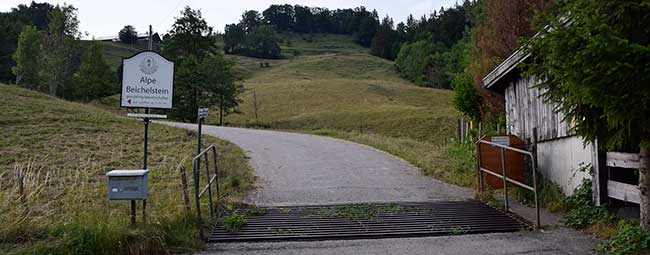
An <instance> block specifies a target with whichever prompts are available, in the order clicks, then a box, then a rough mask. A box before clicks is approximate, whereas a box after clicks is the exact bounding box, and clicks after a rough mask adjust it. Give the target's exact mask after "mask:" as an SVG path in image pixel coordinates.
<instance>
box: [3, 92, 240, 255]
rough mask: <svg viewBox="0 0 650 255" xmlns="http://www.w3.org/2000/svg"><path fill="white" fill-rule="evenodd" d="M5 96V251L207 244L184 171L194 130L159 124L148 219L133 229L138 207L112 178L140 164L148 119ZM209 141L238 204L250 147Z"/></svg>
mask: <svg viewBox="0 0 650 255" xmlns="http://www.w3.org/2000/svg"><path fill="white" fill-rule="evenodd" d="M0 101H1V102H2V104H0V128H2V132H1V136H2V139H0V155H2V157H0V177H2V178H0V211H1V212H2V213H0V253H18V254H161V253H162V254H164V253H170V252H176V251H181V252H182V251H192V250H195V249H197V248H201V247H202V242H200V241H198V240H197V238H196V234H197V228H196V226H195V224H194V219H193V217H192V216H191V214H188V213H187V212H186V211H185V207H184V205H183V202H182V201H183V200H182V197H181V182H180V175H179V172H178V166H179V164H181V165H182V166H184V167H185V169H191V166H190V164H191V162H190V160H189V159H190V158H191V157H192V156H193V154H194V153H195V150H196V147H195V146H196V145H195V141H196V135H195V134H194V133H192V132H188V131H184V130H177V129H173V128H170V127H165V126H159V125H155V124H154V125H151V126H150V137H149V138H150V143H149V151H150V155H149V166H150V167H149V168H150V173H149V198H148V200H147V223H146V224H143V223H142V218H141V216H139V217H138V221H139V224H137V225H136V226H135V227H131V226H130V207H129V203H128V202H127V201H109V200H108V196H107V193H108V188H107V180H106V176H105V175H106V172H108V171H109V170H112V169H138V168H140V167H141V164H142V124H141V123H140V121H137V120H132V119H127V118H123V117H119V116H117V115H114V114H113V113H110V112H107V111H104V110H101V109H98V108H95V107H91V106H88V105H83V104H76V103H70V102H65V101H62V100H58V99H54V98H51V97H49V96H45V95H42V94H39V93H35V92H31V91H26V90H22V89H18V88H15V87H11V86H5V85H0ZM204 141H205V143H206V144H210V143H212V144H215V145H216V147H217V150H218V153H219V156H220V157H219V160H220V161H219V171H220V177H221V179H220V180H219V181H220V187H221V188H222V194H224V193H227V194H228V197H226V200H228V201H237V200H238V199H240V198H241V196H242V195H243V194H244V192H245V191H246V190H247V189H248V188H249V187H250V184H251V182H252V172H251V169H250V167H249V166H248V164H247V160H246V158H245V156H244V153H243V152H242V151H241V150H240V149H239V148H237V147H236V146H234V145H232V144H230V143H228V142H225V141H222V140H217V139H214V138H211V137H205V138H204ZM19 176H23V178H22V179H23V188H24V200H22V199H21V196H20V192H19V190H20V181H19V178H18V177H19ZM204 179H205V178H204ZM233 180H236V181H233ZM233 184H236V185H233ZM190 187H192V184H191V178H190ZM23 201H24V202H23ZM140 213H141V209H140V208H138V214H140ZM204 215H205V214H204Z"/></svg>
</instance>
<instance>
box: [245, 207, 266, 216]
mask: <svg viewBox="0 0 650 255" xmlns="http://www.w3.org/2000/svg"><path fill="white" fill-rule="evenodd" d="M267 214H269V209H264V208H253V209H250V210H248V211H246V216H264V215H267Z"/></svg>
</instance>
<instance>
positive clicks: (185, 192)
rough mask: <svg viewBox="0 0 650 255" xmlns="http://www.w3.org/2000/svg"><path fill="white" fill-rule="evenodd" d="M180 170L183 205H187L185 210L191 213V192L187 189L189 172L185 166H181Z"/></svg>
mask: <svg viewBox="0 0 650 255" xmlns="http://www.w3.org/2000/svg"><path fill="white" fill-rule="evenodd" d="M178 171H179V172H180V174H181V190H182V194H183V205H185V211H186V212H187V214H189V213H190V194H189V191H188V190H187V174H186V172H185V167H184V166H182V165H181V166H180V167H179V168H178Z"/></svg>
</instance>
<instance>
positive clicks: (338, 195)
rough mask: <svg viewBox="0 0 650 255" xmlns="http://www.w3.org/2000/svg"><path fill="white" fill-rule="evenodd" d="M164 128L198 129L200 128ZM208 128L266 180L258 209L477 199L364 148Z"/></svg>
mask: <svg viewBox="0 0 650 255" xmlns="http://www.w3.org/2000/svg"><path fill="white" fill-rule="evenodd" d="M157 123H160V124H165V125H169V126H175V127H179V128H185V129H190V130H196V124H182V123H172V122H157ZM203 130H204V134H206V135H212V136H216V137H219V138H222V139H225V140H228V141H231V142H233V143H235V144H237V145H238V146H239V147H241V148H242V149H243V150H244V151H246V153H247V154H248V156H249V157H250V158H251V159H250V162H251V164H252V167H253V169H254V170H255V173H256V175H257V176H258V177H259V178H260V179H259V180H258V186H259V188H257V189H256V190H255V191H254V192H253V193H252V194H251V195H250V196H249V197H248V200H249V202H253V203H257V204H258V205H301V204H338V203H352V202H389V201H391V202H392V201H395V202H397V201H432V200H463V199H468V198H471V197H472V194H473V192H472V191H471V190H470V189H467V188H461V187H457V186H453V185H449V184H446V183H443V182H441V181H438V180H435V179H433V178H431V177H425V176H424V175H422V174H421V173H420V172H419V170H418V169H417V168H415V167H413V166H412V165H410V164H408V163H406V162H404V161H403V160H401V159H399V158H396V157H394V156H391V155H388V154H386V153H384V152H381V151H378V150H376V149H373V148H371V147H368V146H365V145H360V144H356V143H351V142H347V141H343V140H338V139H333V138H328V137H320V136H313V135H305V134H294V133H286V132H276V131H264V130H252V129H242V128H225V127H215V126H204V129H203ZM513 202H514V203H513ZM511 203H512V204H517V203H516V202H515V201H511ZM522 208H523V209H522ZM513 209H514V208H513ZM519 209H522V210H523V211H524V212H526V211H528V213H527V214H526V213H524V214H523V216H526V215H529V216H530V215H533V214H531V212H532V211H531V210H532V209H530V208H527V209H526V208H524V207H521V208H519ZM545 214H546V213H545ZM520 215H522V214H520ZM554 217H555V218H557V216H553V215H550V214H549V215H543V216H542V222H547V221H549V220H551V221H556V219H553V218H554ZM529 220H532V218H529ZM596 243H597V240H596V239H595V238H593V237H590V236H587V235H585V234H583V233H581V232H578V231H575V230H571V229H567V228H564V227H551V228H550V229H547V230H545V231H531V232H517V233H494V234H483V235H458V236H442V237H424V238H401V239H377V240H337V241H318V242H274V243H234V244H212V245H209V247H208V250H207V251H205V252H203V253H201V254H206V255H207V254H279V255H283V254H286V255H289V254H323V255H330V254H331V255H342V254H351V255H357V254H359V255H361V254H363V255H365V254H468V255H469V254H548V255H551V254H580V255H582V254H593V253H594V250H593V248H594V247H595V245H596Z"/></svg>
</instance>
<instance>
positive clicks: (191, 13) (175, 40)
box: [162, 6, 218, 62]
mask: <svg viewBox="0 0 650 255" xmlns="http://www.w3.org/2000/svg"><path fill="white" fill-rule="evenodd" d="M217 50H218V49H217V39H216V37H215V35H214V33H213V29H212V27H210V26H208V23H207V22H206V21H205V19H203V16H202V14H201V11H200V10H192V8H190V7H189V6H187V7H185V9H183V11H181V16H180V17H179V18H177V19H176V21H175V22H174V24H173V25H172V29H171V31H169V34H168V40H165V41H163V49H162V54H163V55H164V56H166V57H167V58H169V59H172V60H174V61H177V62H180V61H183V58H185V57H189V56H195V57H197V58H203V57H205V56H207V55H210V54H214V53H216V52H217Z"/></svg>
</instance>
